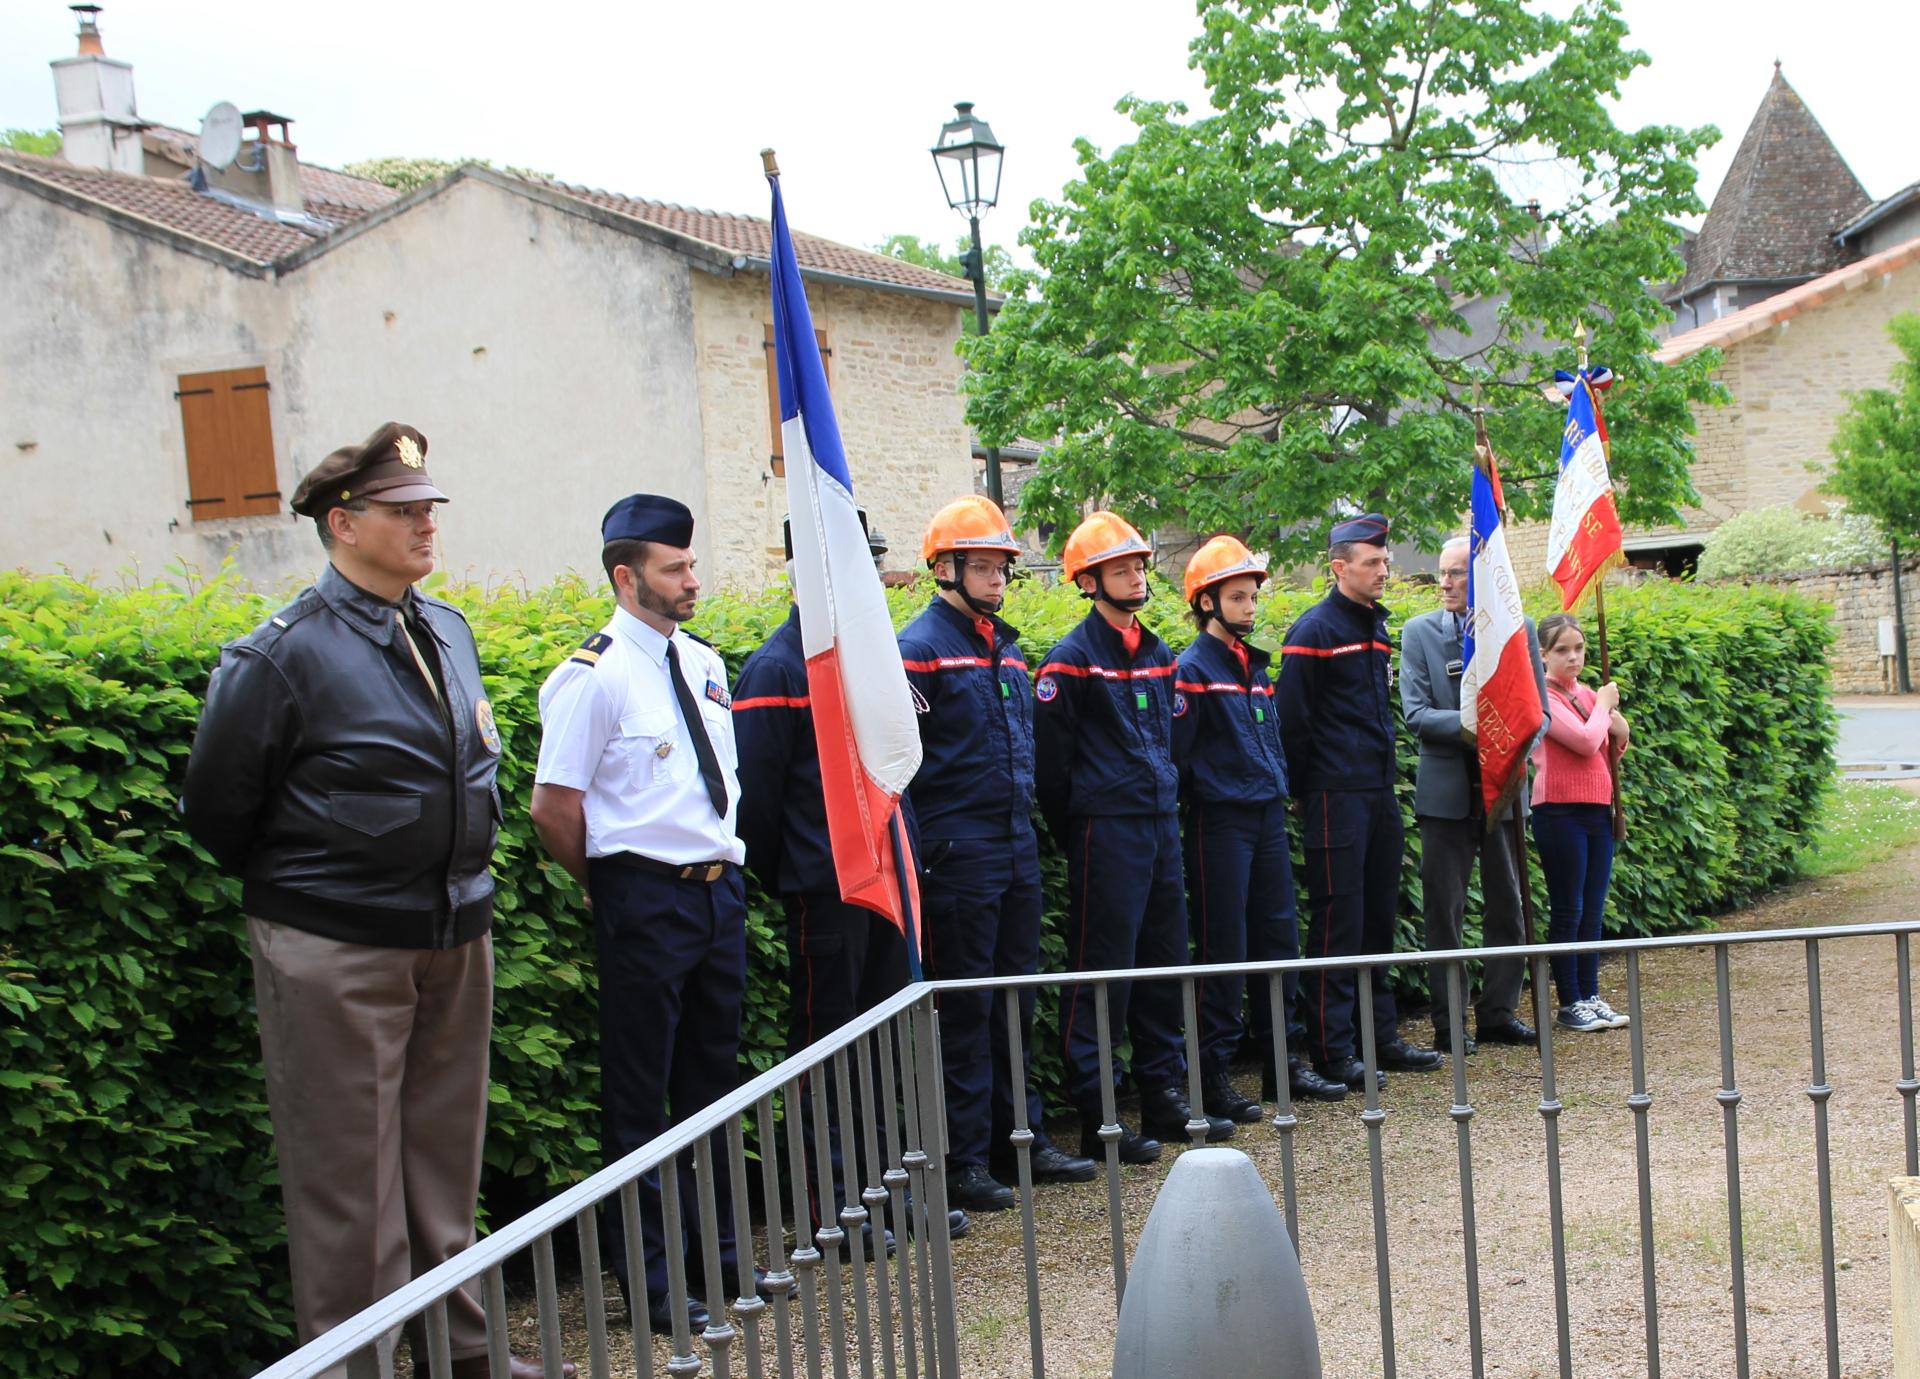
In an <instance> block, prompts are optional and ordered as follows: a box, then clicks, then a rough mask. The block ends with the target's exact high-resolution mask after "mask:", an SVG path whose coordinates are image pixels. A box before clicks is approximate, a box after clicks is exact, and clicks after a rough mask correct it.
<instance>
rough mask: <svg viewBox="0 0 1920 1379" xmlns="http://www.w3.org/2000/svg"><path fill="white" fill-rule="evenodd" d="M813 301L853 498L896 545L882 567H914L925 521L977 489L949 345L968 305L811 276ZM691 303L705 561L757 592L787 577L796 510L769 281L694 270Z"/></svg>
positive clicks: (724, 578) (726, 579)
mask: <svg viewBox="0 0 1920 1379" xmlns="http://www.w3.org/2000/svg"><path fill="white" fill-rule="evenodd" d="M807 300H808V307H809V309H810V310H811V311H812V312H813V323H814V326H815V328H816V329H817V330H819V331H822V332H823V333H824V334H825V335H826V343H827V349H828V351H829V354H828V359H827V373H828V382H829V386H830V388H831V390H832V393H833V402H834V412H835V415H836V417H837V418H838V420H839V422H840V433H841V439H842V441H843V442H844V443H845V445H846V450H847V462H848V466H849V467H850V469H851V470H852V473H853V480H854V491H855V495H856V496H857V497H858V498H859V500H860V503H861V505H862V506H864V507H865V508H866V509H867V519H868V521H869V522H870V523H871V524H872V526H873V527H874V528H876V529H877V530H879V531H880V532H882V533H883V534H884V535H885V536H886V538H887V540H888V543H889V550H888V553H887V555H886V557H885V558H884V560H883V561H882V569H883V570H889V571H906V570H913V569H917V568H918V567H919V561H920V535H921V533H922V532H923V531H924V530H925V528H926V524H927V519H928V518H929V517H931V516H932V515H933V513H934V511H935V509H937V508H938V507H940V506H941V505H942V504H944V503H947V502H950V501H951V500H952V499H954V498H957V497H959V496H960V495H961V494H963V493H968V492H971V491H972V488H973V458H972V450H971V445H970V441H969V438H968V432H967V427H966V423H965V421H964V420H963V419H962V415H961V397H960V368H961V365H960V357H959V356H958V355H957V354H955V353H954V342H955V341H956V340H957V339H958V338H959V336H960V332H961V329H962V325H963V321H962V315H961V309H960V308H959V307H958V306H955V305H953V304H950V303H946V302H938V301H932V300H928V299H924V298H920V297H912V296H907V295H904V294H902V293H897V292H886V291H881V290H878V289H866V288H860V287H854V286H847V285H841V284H837V283H828V284H821V283H809V284H808V285H807ZM693 307H694V350H695V355H696V366H697V369H698V373H699V380H700V423H701V433H702V436H703V438H704V442H705V447H706V471H707V512H708V514H709V521H710V523H711V527H712V538H711V539H712V543H713V544H712V554H711V557H710V558H711V559H712V561H713V563H714V569H715V573H716V576H717V578H718V581H719V582H720V583H724V584H729V585H738V586H741V587H747V588H758V587H761V586H763V585H764V584H766V583H767V582H768V581H769V580H770V579H772V578H773V577H774V576H776V575H778V574H779V573H780V569H781V564H782V549H781V541H780V519H781V517H782V516H784V515H785V513H786V511H787V494H786V483H785V481H784V479H782V478H780V477H778V476H776V475H775V474H774V472H773V468H772V465H771V463H770V460H771V456H772V448H773V447H772V422H771V415H770V402H769V397H768V386H769V385H768V377H767V352H766V328H767V323H768V321H769V320H770V319H771V310H772V308H771V305H770V303H769V301H768V296H767V280H766V278H765V277H764V276H761V275H759V274H749V273H742V274H740V275H738V276H736V277H733V278H719V277H713V276H711V275H708V274H695V275H694V277H693Z"/></svg>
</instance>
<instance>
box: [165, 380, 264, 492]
mask: <svg viewBox="0 0 1920 1379" xmlns="http://www.w3.org/2000/svg"><path fill="white" fill-rule="evenodd" d="M174 396H175V397H177V398H179V399H180V429H181V434H182V435H183V436H184V437H185V438H186V444H187V507H188V509H189V510H190V511H191V512H192V513H193V520H194V521H196V522H209V521H215V520H217V519H220V518H224V517H255V516H260V515H263V514H266V515H271V514H273V513H277V512H279V511H280V510H281V506H282V504H281V502H280V480H279V477H278V475H277V473H276V471H275V468H274V463H273V423H272V420H271V418H270V416H269V412H268V408H267V371H266V370H265V369H223V370H221V371H219V372H217V373H188V374H181V375H180V387H179V390H178V391H177V392H175V393H174Z"/></svg>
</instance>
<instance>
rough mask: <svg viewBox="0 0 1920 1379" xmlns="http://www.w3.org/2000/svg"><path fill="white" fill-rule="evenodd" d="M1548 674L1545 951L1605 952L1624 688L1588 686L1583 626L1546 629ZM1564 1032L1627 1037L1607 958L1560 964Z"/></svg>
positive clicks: (1541, 763)
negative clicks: (1611, 754)
mask: <svg viewBox="0 0 1920 1379" xmlns="http://www.w3.org/2000/svg"><path fill="white" fill-rule="evenodd" d="M1540 657H1541V660H1542V661H1544V662H1545V663H1546V670H1547V731H1546V735H1545V736H1544V737H1542V738H1541V739H1540V745H1539V746H1538V747H1536V748H1534V752H1533V768H1534V777H1533V841H1534V845H1535V846H1536V847H1537V848H1538V849H1539V850H1540V869H1541V870H1542V871H1544V872H1545V873H1546V877H1547V906H1548V921H1547V942H1549V943H1597V942H1599V941H1600V921H1601V918H1602V916H1603V915H1604V914H1605V913H1606V908H1607V883H1608V882H1609V881H1610V880H1612V877H1613V776H1612V773H1611V772H1610V771H1609V769H1608V753H1607V747H1608V745H1609V744H1610V743H1611V744H1613V745H1615V746H1616V747H1617V749H1618V750H1621V751H1624V750H1625V749H1626V745H1627V737H1628V733H1627V720H1626V719H1624V718H1622V717H1621V716H1620V708H1619V705H1620V687H1619V686H1618V685H1616V684H1613V683H1612V682H1611V681H1609V682H1608V683H1607V684H1604V685H1602V686H1600V688H1599V689H1598V690H1593V689H1589V688H1588V687H1587V686H1585V685H1583V684H1581V683H1580V672H1581V671H1582V670H1583V669H1584V668H1585V667H1586V663H1587V639H1586V637H1585V636H1584V635H1583V634H1582V633H1581V631H1580V622H1579V619H1577V618H1575V617H1574V616H1573V615H1572V614H1571V613H1555V614H1554V615H1553V616H1552V617H1549V618H1543V619H1541V621H1540ZM1552 963H1553V983H1554V986H1555V987H1557V988H1558V989H1559V994H1560V1013H1559V1015H1558V1017H1557V1019H1556V1023H1557V1024H1559V1025H1560V1026H1561V1027H1562V1028H1565V1029H1577V1030H1601V1029H1619V1028H1620V1027H1622V1026H1623V1025H1625V1024H1626V1023H1627V1017H1626V1016H1624V1015H1622V1014H1620V1013H1619V1012H1618V1011H1616V1010H1615V1009H1614V1008H1613V1007H1612V1006H1610V1005H1608V1004H1607V1003H1606V1002H1605V1001H1604V1000H1602V999H1601V997H1600V955H1599V954H1597V953H1582V954H1580V955H1578V956H1575V957H1556V958H1554V959H1553V960H1552Z"/></svg>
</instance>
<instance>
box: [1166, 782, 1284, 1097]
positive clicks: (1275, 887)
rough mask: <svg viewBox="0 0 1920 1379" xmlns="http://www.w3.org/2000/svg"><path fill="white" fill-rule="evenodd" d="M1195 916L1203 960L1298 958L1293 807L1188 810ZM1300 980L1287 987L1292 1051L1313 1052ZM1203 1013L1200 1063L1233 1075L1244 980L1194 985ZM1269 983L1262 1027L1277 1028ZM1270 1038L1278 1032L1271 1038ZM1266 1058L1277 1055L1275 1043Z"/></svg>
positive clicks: (1260, 999)
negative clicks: (1302, 1013) (1303, 1020)
mask: <svg viewBox="0 0 1920 1379" xmlns="http://www.w3.org/2000/svg"><path fill="white" fill-rule="evenodd" d="M1185 839H1186V862H1187V916H1188V919H1189V921H1190V923H1191V925H1192V930H1193V949H1194V958H1193V960H1194V961H1195V962H1196V963H1202V964H1204V963H1226V962H1245V961H1247V960H1248V959H1249V958H1251V959H1252V960H1254V961H1256V962H1261V961H1273V960H1277V959H1283V958H1297V957H1299V956H1300V913H1299V910H1298V908H1297V907H1296V903H1295V900H1294V892H1293V859H1292V858H1291V857H1289V856H1288V851H1287V805H1286V801H1285V800H1274V801H1273V802H1272V803H1270V804H1196V805H1193V806H1192V807H1191V808H1189V809H1188V811H1187V826H1186V830H1185ZM1299 986H1300V979H1299V977H1298V976H1297V975H1296V974H1294V973H1291V972H1289V973H1288V974H1287V975H1286V977H1285V978H1284V980H1283V981H1282V983H1281V992H1282V999H1283V1001H1284V1002H1285V1005H1286V1022H1287V1052H1288V1054H1289V1056H1292V1055H1296V1054H1304V1053H1305V1051H1306V1050H1305V1041H1306V1030H1305V1029H1304V1028H1303V1027H1302V1026H1301V1024H1300V1022H1299V1019H1298V1017H1297V1014H1296V1008H1297V1006H1298V1004H1299ZM1194 987H1195V991H1194V995H1195V998H1196V1002H1197V1005H1198V1008H1199V1012H1200V1066H1201V1068H1202V1069H1203V1070H1204V1071H1206V1072H1209V1073H1216V1072H1225V1071H1226V1070H1227V1065H1228V1064H1229V1063H1231V1062H1232V1061H1233V1055H1234V1052H1235V1050H1236V1049H1237V1048H1238V1047H1239V1045H1240V1038H1241V1032H1242V1031H1241V1019H1240V1007H1241V1003H1242V998H1243V995H1244V993H1245V989H1246V980H1245V978H1242V977H1204V978H1200V979H1197V980H1196V981H1195V983H1194ZM1269 989H1270V984H1269V982H1268V981H1267V979H1266V978H1264V977H1263V978H1261V979H1259V980H1258V981H1257V982H1256V983H1255V984H1254V990H1253V1012H1254V1021H1253V1023H1254V1027H1255V1029H1256V1030H1263V1031H1270V1030H1271V1029H1272V1020H1271V1014H1270V1011H1271V999H1270V995H1269ZM1269 1038H1270V1036H1269ZM1262 1053H1263V1054H1264V1055H1266V1056H1267V1057H1271V1056H1272V1053H1273V1049H1272V1045H1271V1043H1270V1042H1268V1043H1266V1044H1263V1045H1262Z"/></svg>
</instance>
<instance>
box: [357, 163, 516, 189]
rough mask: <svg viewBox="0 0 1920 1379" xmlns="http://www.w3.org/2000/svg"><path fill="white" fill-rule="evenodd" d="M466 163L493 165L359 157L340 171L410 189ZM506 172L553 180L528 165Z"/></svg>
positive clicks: (396, 187) (481, 164) (397, 187)
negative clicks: (527, 166) (359, 158)
mask: <svg viewBox="0 0 1920 1379" xmlns="http://www.w3.org/2000/svg"><path fill="white" fill-rule="evenodd" d="M468 163H478V164H479V165H480V166H481V167H483V168H490V167H492V166H493V161H492V160H491V159H489V158H455V159H452V160H451V161H449V160H448V159H445V158H362V159H361V160H359V161H358V162H355V163H348V164H346V165H345V166H344V167H342V168H341V169H340V171H342V172H344V173H346V174H347V175H348V176H349V177H364V178H366V179H367V180H368V181H370V182H378V183H380V184H381V185H382V186H387V187H392V188H393V189H394V190H395V191H400V192H410V191H413V190H414V189H415V188H418V187H424V186H426V185H427V183H429V182H438V181H439V180H440V179H441V178H442V177H445V176H446V175H447V174H448V173H450V172H452V171H453V170H454V169H455V168H459V167H464V166H466V165H467V164H468ZM507 171H508V172H510V173H512V174H514V176H516V177H537V178H543V179H545V180H548V181H551V180H552V179H553V174H552V173H548V172H536V171H534V170H533V169H532V168H516V167H512V166H509V167H508V168H507Z"/></svg>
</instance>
